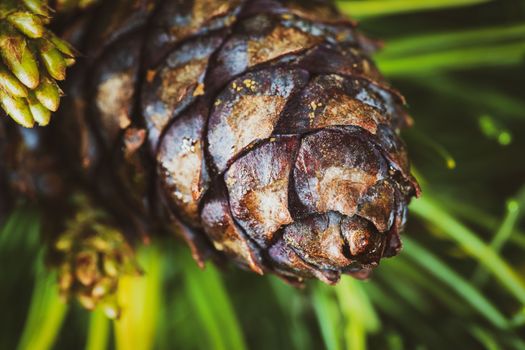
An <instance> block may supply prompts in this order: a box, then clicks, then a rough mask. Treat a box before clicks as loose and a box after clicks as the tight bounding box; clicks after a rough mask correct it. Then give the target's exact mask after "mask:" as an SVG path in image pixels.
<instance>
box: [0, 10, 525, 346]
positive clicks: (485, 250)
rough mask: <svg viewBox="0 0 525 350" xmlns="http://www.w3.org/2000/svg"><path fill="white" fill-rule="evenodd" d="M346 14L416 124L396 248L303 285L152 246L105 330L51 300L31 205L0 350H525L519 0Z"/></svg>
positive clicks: (20, 222)
mask: <svg viewBox="0 0 525 350" xmlns="http://www.w3.org/2000/svg"><path fill="white" fill-rule="evenodd" d="M338 5H339V6H340V8H341V9H342V10H343V11H345V12H346V13H348V14H350V15H352V17H354V18H356V19H359V20H360V23H361V28H362V30H363V31H364V32H366V33H367V34H368V35H370V36H372V37H374V38H382V39H383V40H384V41H385V48H384V49H383V50H382V51H381V52H380V53H379V54H377V55H376V60H377V62H378V64H379V66H380V67H381V69H382V70H383V72H384V73H385V74H386V75H387V76H388V77H389V78H390V79H391V81H392V83H393V85H394V86H395V87H397V88H399V89H400V90H401V91H402V92H403V94H404V95H405V96H406V97H407V100H408V101H409V107H410V112H411V114H412V115H413V117H414V120H415V124H414V127H413V128H412V129H411V130H408V131H406V132H405V135H404V137H405V140H406V141H407V143H408V146H409V150H410V154H411V157H412V161H413V166H414V171H415V173H416V175H417V177H418V179H419V181H420V182H421V184H422V187H423V197H422V198H421V199H419V200H417V201H414V202H413V203H412V205H411V215H410V220H409V226H408V229H407V232H406V233H405V234H404V238H403V239H404V250H403V252H402V253H401V255H400V256H398V257H396V258H394V259H388V260H384V261H383V262H382V263H381V266H380V267H379V268H378V269H377V271H376V273H375V274H374V275H373V277H372V279H371V280H370V281H365V282H362V281H357V280H353V279H351V278H349V277H348V278H344V279H343V280H342V281H341V282H340V284H339V285H337V286H336V287H328V286H325V285H323V284H322V283H320V282H312V283H309V284H308V286H307V287H306V288H305V289H303V290H297V289H294V288H292V287H290V286H288V285H286V284H284V283H283V282H281V281H280V280H278V279H276V278H274V277H271V276H267V277H262V278H261V277H258V276H255V275H253V274H250V273H246V272H243V271H239V270H237V269H233V268H232V269H227V270H225V271H219V270H218V269H216V268H215V267H214V266H212V265H211V264H208V266H207V267H206V269H205V270H204V271H200V270H199V269H198V268H197V267H196V265H195V264H194V262H193V261H192V260H191V258H190V257H189V253H188V249H186V248H185V247H184V246H183V244H182V243H181V242H176V241H175V240H170V241H162V242H153V244H152V245H151V246H149V247H146V248H141V250H140V251H139V253H138V254H139V262H140V264H141V266H142V267H143V269H144V270H145V271H146V275H145V276H144V277H128V278H126V279H124V280H123V281H122V282H121V286H120V287H121V288H120V291H119V298H120V299H121V302H122V306H123V317H122V318H121V320H119V321H109V320H108V319H107V318H105V316H104V315H103V314H102V312H100V311H97V312H94V313H88V312H86V311H84V310H83V309H82V308H81V307H80V306H78V305H77V303H72V304H70V305H66V304H64V303H63V302H62V301H61V300H60V299H59V298H58V293H57V287H56V276H55V275H54V274H53V273H52V272H50V271H48V270H47V269H46V268H45V267H44V264H43V255H44V252H43V250H42V249H43V248H42V247H41V244H40V242H39V228H40V224H39V222H40V221H39V213H38V210H36V209H35V208H32V207H31V206H30V205H23V206H21V207H20V208H19V209H17V210H16V211H15V212H14V213H13V214H12V215H11V217H10V219H9V221H8V222H7V224H6V225H5V227H3V228H0V349H6V350H8V349H17V348H18V349H28V350H39V349H49V348H55V349H82V348H85V349H89V350H94V349H134V350H135V349H137V350H140V349H228V350H229V349H301V350H303V349H304V350H308V349H323V348H326V349H355V350H360V349H393V350H396V349H443V348H445V347H446V348H448V349H525V225H524V221H525V220H522V213H523V211H524V208H525V1H521V0H507V1H505V0H495V1H486V0H383V1H338Z"/></svg>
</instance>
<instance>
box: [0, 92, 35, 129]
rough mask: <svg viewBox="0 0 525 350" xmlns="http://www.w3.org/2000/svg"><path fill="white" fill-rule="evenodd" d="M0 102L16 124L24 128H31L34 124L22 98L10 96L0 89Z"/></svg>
mask: <svg viewBox="0 0 525 350" xmlns="http://www.w3.org/2000/svg"><path fill="white" fill-rule="evenodd" d="M0 104H1V105H2V108H3V109H4V110H5V111H6V113H7V114H8V115H9V116H11V118H13V119H14V120H15V121H16V122H17V123H18V124H20V125H22V126H25V127H26V128H32V127H33V125H34V124H35V121H34V119H33V114H32V113H31V110H30V109H29V106H28V105H27V102H26V100H25V99H24V98H20V97H12V96H10V95H8V94H7V93H5V92H2V91H0Z"/></svg>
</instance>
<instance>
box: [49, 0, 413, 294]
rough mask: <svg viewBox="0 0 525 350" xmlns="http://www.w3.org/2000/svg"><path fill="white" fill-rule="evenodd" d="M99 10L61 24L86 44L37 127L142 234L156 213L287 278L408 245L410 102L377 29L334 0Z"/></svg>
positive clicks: (115, 5) (201, 251)
mask: <svg viewBox="0 0 525 350" xmlns="http://www.w3.org/2000/svg"><path fill="white" fill-rule="evenodd" d="M89 15H90V16H92V17H88V18H84V19H81V20H80V21H79V22H78V23H77V24H76V25H75V26H74V28H73V29H72V30H71V31H70V32H69V35H70V37H71V39H72V42H73V43H74V45H75V46H76V47H79V49H80V50H81V51H82V52H84V53H86V57H87V58H86V60H83V62H82V63H81V64H79V65H77V67H76V69H75V72H74V74H73V76H72V79H71V80H69V81H70V82H71V83H70V84H68V85H69V86H68V87H67V88H66V95H67V98H66V99H65V101H64V102H65V103H64V106H63V108H61V110H60V113H62V114H63V117H62V118H58V119H57V121H58V122H57V123H56V124H54V125H53V127H52V128H46V129H45V131H48V130H49V135H47V136H48V138H47V139H49V140H51V141H55V142H54V144H55V145H54V148H53V150H52V151H50V152H51V153H53V155H54V156H56V158H57V159H58V160H57V162H56V164H62V167H61V168H60V170H61V171H64V172H68V173H69V175H67V178H68V179H72V180H74V181H75V183H74V184H73V185H71V186H64V188H75V187H83V188H82V191H83V192H85V193H88V194H90V195H91V194H93V195H94V196H95V197H96V198H97V199H98V201H97V202H98V203H106V206H107V209H108V212H111V213H112V214H113V215H114V216H115V217H116V218H118V220H117V221H118V222H119V225H122V226H123V227H124V226H125V227H126V230H124V231H126V232H128V231H130V232H131V231H133V229H134V230H136V231H138V232H135V233H133V234H136V235H138V236H137V238H142V239H144V232H148V231H149V232H150V233H151V232H158V231H159V230H158V229H157V228H158V224H159V223H162V224H163V226H164V227H168V226H169V227H172V228H173V227H174V228H176V229H177V230H178V231H179V233H181V234H182V235H183V236H184V237H185V239H186V240H187V242H188V244H189V245H190V247H191V249H192V252H193V255H194V257H195V258H196V259H197V260H198V262H199V263H201V264H202V263H203V260H204V259H205V258H207V257H210V256H217V255H219V256H222V257H225V258H226V259H227V260H229V261H232V262H235V263H236V264H237V265H239V266H241V267H245V268H249V269H251V270H253V271H255V272H257V273H259V274H263V273H267V272H270V273H275V274H277V275H279V276H280V277H282V278H284V279H286V280H288V281H290V282H291V283H297V284H300V283H301V282H302V281H303V280H304V279H306V278H318V279H321V280H323V281H325V282H327V283H335V282H337V280H338V279H339V277H340V275H341V274H342V273H346V274H351V275H354V276H356V277H360V278H363V277H367V276H368V274H369V273H370V271H371V269H372V268H373V267H375V266H377V264H378V263H379V261H380V259H381V258H382V257H385V256H393V255H395V254H397V253H398V251H399V249H400V247H401V242H400V238H399V234H400V233H401V231H402V230H403V226H404V224H405V220H406V213H407V205H408V202H409V201H410V198H411V197H412V196H414V195H416V194H417V193H418V192H419V189H418V186H417V183H416V181H415V180H414V179H413V177H412V176H411V175H410V167H409V162H408V157H407V154H406V150H405V146H404V144H403V142H402V140H401V139H400V138H399V135H398V134H399V129H400V128H402V127H404V126H406V125H408V124H409V123H410V119H409V117H408V115H407V114H406V112H405V110H404V108H403V104H404V100H403V98H402V96H401V95H399V93H397V92H396V91H395V90H393V89H392V88H390V87H389V86H388V85H387V83H386V82H385V80H384V78H383V77H382V75H381V73H380V72H379V71H378V69H377V68H376V66H375V65H374V63H373V62H372V61H371V59H370V58H369V54H370V53H371V51H372V50H373V49H374V46H375V44H374V42H372V41H370V40H368V39H366V38H365V37H363V36H362V35H361V34H359V33H358V32H357V31H356V29H355V24H354V23H352V22H351V21H349V20H347V19H346V18H344V17H343V16H342V15H341V14H339V13H338V12H337V11H336V10H335V9H334V8H333V7H332V6H331V5H330V4H329V3H328V2H326V1H306V0H305V1H301V0H294V1H291V0H290V1H287V0H282V1H270V0H252V1H241V0H234V1H231V0H229V1H227V0H168V1H162V2H160V4H157V3H156V2H155V1H153V0H120V1H107V2H102V3H101V6H100V7H98V8H96V10H95V11H94V12H93V13H91V14H89ZM82 43H83V44H84V45H81V44H82ZM56 140H60V142H61V143H62V144H59V145H57V144H56ZM64 144H65V145H67V146H68V147H69V148H71V150H69V148H68V151H67V152H66V151H65V147H64V146H63V145H64ZM82 176H83V177H82ZM80 178H82V181H80ZM62 197H64V196H62ZM159 204H161V205H159ZM160 207H162V208H160ZM159 209H163V210H159Z"/></svg>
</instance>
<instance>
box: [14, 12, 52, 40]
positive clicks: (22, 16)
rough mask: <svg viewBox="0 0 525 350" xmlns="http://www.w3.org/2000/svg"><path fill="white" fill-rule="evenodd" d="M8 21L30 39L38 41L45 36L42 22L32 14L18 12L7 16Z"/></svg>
mask: <svg viewBox="0 0 525 350" xmlns="http://www.w3.org/2000/svg"><path fill="white" fill-rule="evenodd" d="M7 21H8V22H9V23H11V24H12V25H13V26H14V27H15V28H16V29H18V30H19V31H21V32H22V33H24V34H25V35H26V36H27V37H29V38H32V39H36V38H41V37H42V36H43V35H44V32H45V28H44V24H43V23H42V20H41V19H40V18H39V17H38V16H37V15H34V14H32V13H28V12H22V11H17V12H14V13H12V14H10V15H9V16H7Z"/></svg>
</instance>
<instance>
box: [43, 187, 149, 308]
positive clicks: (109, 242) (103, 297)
mask: <svg viewBox="0 0 525 350" xmlns="http://www.w3.org/2000/svg"><path fill="white" fill-rule="evenodd" d="M76 202H77V203H76V205H77V207H78V211H77V214H76V215H75V217H74V219H72V220H71V221H69V222H68V223H67V229H66V231H65V232H63V233H62V234H61V235H59V237H57V239H56V240H55V242H54V244H53V249H52V250H51V251H50V254H52V257H54V258H53V261H55V264H57V266H56V267H57V269H58V272H59V279H58V285H59V288H60V293H61V295H62V296H63V297H65V298H69V297H74V298H76V299H77V300H78V302H79V303H80V304H81V305H82V306H83V307H85V308H87V309H89V310H93V309H95V308H97V307H102V309H103V310H104V311H105V313H106V315H107V316H108V317H110V318H117V317H118V316H119V315H120V308H119V305H118V303H117V302H116V300H117V299H116V293H117V290H118V287H119V281H120V280H121V278H122V277H124V276H129V275H131V276H137V275H141V273H142V272H141V269H140V268H139V266H138V264H137V262H136V260H135V253H134V251H133V249H132V248H131V246H130V245H129V244H128V243H127V241H126V239H125V238H124V236H123V234H122V233H121V232H120V231H119V230H118V229H117V228H115V227H113V226H112V225H111V224H109V222H108V220H107V218H106V217H105V215H104V214H103V213H101V212H99V211H94V210H93V209H92V208H91V207H90V205H89V203H88V201H87V199H85V198H84V197H79V198H77V201H76Z"/></svg>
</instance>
